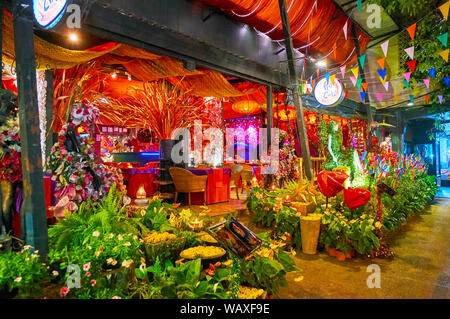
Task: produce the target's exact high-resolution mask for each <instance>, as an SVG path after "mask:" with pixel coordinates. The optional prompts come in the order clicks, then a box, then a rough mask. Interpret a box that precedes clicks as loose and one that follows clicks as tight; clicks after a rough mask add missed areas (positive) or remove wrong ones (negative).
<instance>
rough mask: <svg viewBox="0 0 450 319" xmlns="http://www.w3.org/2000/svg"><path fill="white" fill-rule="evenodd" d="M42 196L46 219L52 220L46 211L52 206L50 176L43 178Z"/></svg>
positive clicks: (49, 213) (50, 214)
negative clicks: (43, 197)
mask: <svg viewBox="0 0 450 319" xmlns="http://www.w3.org/2000/svg"><path fill="white" fill-rule="evenodd" d="M44 194H45V209H46V212H47V218H52V217H53V214H52V213H51V212H50V210H49V209H48V208H49V207H50V206H51V204H52V179H51V177H50V176H44Z"/></svg>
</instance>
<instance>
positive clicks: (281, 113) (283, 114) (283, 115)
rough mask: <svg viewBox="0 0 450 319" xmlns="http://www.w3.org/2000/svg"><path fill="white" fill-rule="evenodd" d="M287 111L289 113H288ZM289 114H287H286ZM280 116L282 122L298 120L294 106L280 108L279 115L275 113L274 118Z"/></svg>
mask: <svg viewBox="0 0 450 319" xmlns="http://www.w3.org/2000/svg"><path fill="white" fill-rule="evenodd" d="M286 109H287V112H286ZM286 113H287V114H286ZM278 115H279V116H280V120H281V121H290V120H293V119H295V118H296V116H297V115H296V113H295V108H294V107H292V106H284V105H283V106H282V107H281V109H280V107H278V114H277V113H274V114H273V117H274V118H278Z"/></svg>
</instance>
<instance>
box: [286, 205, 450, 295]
mask: <svg viewBox="0 0 450 319" xmlns="http://www.w3.org/2000/svg"><path fill="white" fill-rule="evenodd" d="M449 228H450V199H441V198H438V199H436V200H434V202H433V203H432V205H431V206H429V207H428V208H427V209H426V210H425V211H424V212H423V213H421V214H417V215H415V216H411V217H410V218H409V219H408V221H407V222H406V223H405V224H403V225H402V226H401V228H400V229H398V230H397V231H395V232H393V233H390V234H389V235H388V236H387V237H386V240H387V242H388V243H389V244H390V247H391V248H392V249H393V250H394V252H395V258H394V259H393V260H388V259H363V258H356V259H351V260H345V261H338V260H336V259H335V258H334V257H330V256H328V255H327V254H326V253H324V252H320V253H318V254H317V255H305V254H303V253H301V252H299V253H298V254H297V255H296V257H295V262H296V264H297V266H298V267H299V268H301V269H302V272H301V275H302V276H303V277H304V279H303V280H302V281H300V282H295V281H294V278H296V277H298V276H299V273H292V274H289V275H288V281H289V287H288V288H282V290H281V293H280V297H281V298H294V299H296V298H338V299H339V298H345V299H347V298H363V299H372V298H399V299H403V298H412V299H415V298H421V299H427V298H450V290H449V289H450V229H449ZM370 264H377V265H379V266H380V269H381V282H380V283H381V288H372V289H369V288H368V287H367V284H366V281H367V277H368V276H369V275H370V274H371V273H369V272H366V271H367V266H368V265H370Z"/></svg>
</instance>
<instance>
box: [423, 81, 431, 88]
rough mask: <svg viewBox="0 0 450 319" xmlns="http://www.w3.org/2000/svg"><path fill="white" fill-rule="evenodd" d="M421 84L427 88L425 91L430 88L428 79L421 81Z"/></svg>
mask: <svg viewBox="0 0 450 319" xmlns="http://www.w3.org/2000/svg"><path fill="white" fill-rule="evenodd" d="M423 83H425V86H426V87H427V89H429V88H430V79H423Z"/></svg>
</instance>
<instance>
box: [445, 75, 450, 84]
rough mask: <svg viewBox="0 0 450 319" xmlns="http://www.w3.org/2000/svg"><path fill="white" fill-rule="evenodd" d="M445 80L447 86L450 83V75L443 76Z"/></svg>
mask: <svg viewBox="0 0 450 319" xmlns="http://www.w3.org/2000/svg"><path fill="white" fill-rule="evenodd" d="M443 80H444V82H445V84H447V86H449V85H450V77H448V76H447V77H445V78H443Z"/></svg>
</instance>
